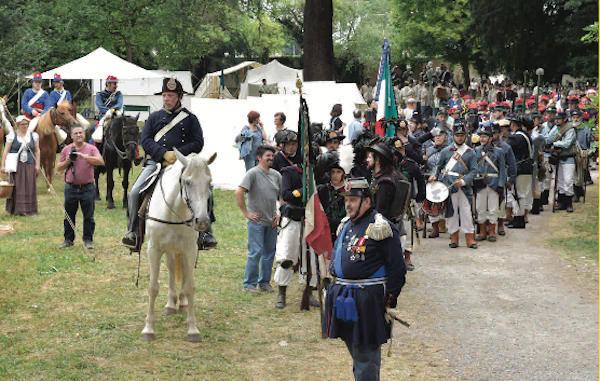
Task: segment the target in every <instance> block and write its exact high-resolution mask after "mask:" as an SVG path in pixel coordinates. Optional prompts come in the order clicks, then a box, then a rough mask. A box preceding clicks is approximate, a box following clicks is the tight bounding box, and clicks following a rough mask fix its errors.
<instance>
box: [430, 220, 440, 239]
mask: <svg viewBox="0 0 600 381" xmlns="http://www.w3.org/2000/svg"><path fill="white" fill-rule="evenodd" d="M439 236H440V222H439V221H438V222H432V223H431V234H429V238H437V237H439Z"/></svg>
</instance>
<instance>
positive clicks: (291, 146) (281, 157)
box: [271, 130, 302, 172]
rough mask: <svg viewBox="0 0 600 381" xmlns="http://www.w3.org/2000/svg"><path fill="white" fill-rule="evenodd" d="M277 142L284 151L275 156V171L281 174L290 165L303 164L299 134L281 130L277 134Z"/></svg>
mask: <svg viewBox="0 0 600 381" xmlns="http://www.w3.org/2000/svg"><path fill="white" fill-rule="evenodd" d="M275 142H276V143H277V145H278V146H281V147H283V149H282V150H281V151H279V152H277V153H276V154H275V159H274V160H273V166H272V167H271V168H273V169H274V170H276V171H278V172H281V170H282V169H283V168H285V167H289V166H290V165H296V164H302V156H300V155H298V133H297V132H296V131H292V130H281V131H278V132H277V134H275Z"/></svg>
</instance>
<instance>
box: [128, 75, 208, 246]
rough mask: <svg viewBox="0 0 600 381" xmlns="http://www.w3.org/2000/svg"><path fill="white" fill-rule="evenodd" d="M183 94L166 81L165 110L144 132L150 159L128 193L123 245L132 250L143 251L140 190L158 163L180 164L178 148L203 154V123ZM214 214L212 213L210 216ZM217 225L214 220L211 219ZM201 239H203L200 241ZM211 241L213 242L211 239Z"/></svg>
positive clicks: (151, 119)
mask: <svg viewBox="0 0 600 381" xmlns="http://www.w3.org/2000/svg"><path fill="white" fill-rule="evenodd" d="M184 94H188V93H187V92H185V91H184V90H183V87H182V86H181V83H180V82H179V81H178V80H177V79H175V78H165V79H164V80H163V88H162V92H160V93H157V94H156V95H162V98H163V108H162V109H161V110H159V111H155V112H153V113H152V114H150V117H149V118H148V120H146V124H145V125H144V129H143V131H142V147H143V148H144V151H145V152H146V155H147V160H146V166H145V167H144V169H143V170H142V172H141V173H140V175H139V176H138V178H137V179H136V181H135V184H134V185H133V187H132V188H131V192H130V193H129V203H128V211H127V212H128V213H127V214H128V218H129V220H128V224H127V229H128V230H129V231H128V232H127V234H125V236H124V237H123V240H122V243H121V244H122V245H123V246H125V247H127V248H129V249H131V250H139V249H140V246H141V245H140V239H139V217H138V210H139V208H140V206H141V201H142V200H141V198H140V189H141V188H142V186H143V184H144V182H145V181H146V179H147V178H148V176H150V174H152V173H154V172H155V171H156V168H157V165H158V163H162V165H163V167H166V166H168V165H171V164H173V163H175V161H177V157H176V156H175V151H173V148H177V150H179V152H181V153H182V154H183V155H189V154H190V153H200V152H201V151H202V148H203V147H204V137H203V135H202V128H201V127H200V122H198V118H196V116H195V115H194V114H192V113H191V112H190V111H189V110H187V109H186V108H184V107H183V106H182V105H181V99H182V98H183V95H184ZM211 213H212V212H211ZM211 219H212V220H213V221H214V217H213V218H211ZM206 235H207V237H206V238H207V239H208V240H209V241H210V242H207V244H208V246H214V245H216V241H214V238H213V237H212V235H211V233H210V230H209V232H208V233H207V234H206ZM201 238H202V237H201ZM211 238H212V239H211Z"/></svg>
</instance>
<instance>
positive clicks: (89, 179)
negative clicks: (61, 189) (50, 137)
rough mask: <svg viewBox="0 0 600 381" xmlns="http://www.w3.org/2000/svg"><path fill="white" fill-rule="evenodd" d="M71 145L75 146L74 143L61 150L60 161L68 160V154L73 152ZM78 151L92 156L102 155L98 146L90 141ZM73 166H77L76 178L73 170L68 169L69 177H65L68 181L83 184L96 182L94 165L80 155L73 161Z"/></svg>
mask: <svg viewBox="0 0 600 381" xmlns="http://www.w3.org/2000/svg"><path fill="white" fill-rule="evenodd" d="M71 147H73V143H71V144H69V145H68V146H66V147H65V148H63V150H62V151H61V152H60V158H59V159H58V161H59V162H62V161H65V160H67V155H69V154H70V153H71ZM77 151H78V152H81V153H84V154H86V155H90V156H100V151H98V148H96V147H94V146H93V145H91V144H88V143H85V145H84V146H83V148H81V149H78V150H77ZM73 168H75V178H73V171H72V170H71V168H69V169H67V177H66V179H65V180H66V181H67V183H72V184H75V185H82V184H89V183H93V182H94V166H93V165H91V164H90V163H89V162H88V161H87V160H85V159H83V158H81V157H78V158H77V160H75V161H74V162H73Z"/></svg>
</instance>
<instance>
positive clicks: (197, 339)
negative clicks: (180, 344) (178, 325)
mask: <svg viewBox="0 0 600 381" xmlns="http://www.w3.org/2000/svg"><path fill="white" fill-rule="evenodd" d="M187 341H189V342H190V343H200V342H202V336H200V334H199V333H194V334H193V335H188V336H187Z"/></svg>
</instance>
